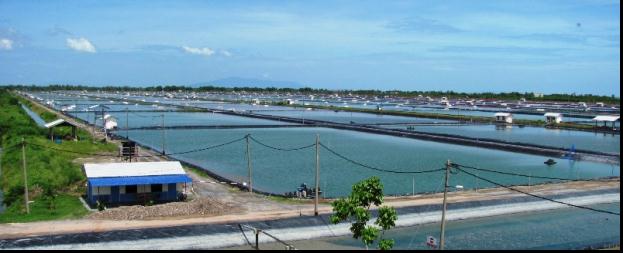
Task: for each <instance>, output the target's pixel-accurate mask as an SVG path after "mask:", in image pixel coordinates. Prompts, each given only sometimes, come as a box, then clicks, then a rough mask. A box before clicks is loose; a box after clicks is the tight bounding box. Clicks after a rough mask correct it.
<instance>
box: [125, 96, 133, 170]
mask: <svg viewBox="0 0 623 253" xmlns="http://www.w3.org/2000/svg"><path fill="white" fill-rule="evenodd" d="M129 136H130V130H128V108H127V107H126V108H125V138H126V139H128V140H129ZM130 160H132V159H130Z"/></svg>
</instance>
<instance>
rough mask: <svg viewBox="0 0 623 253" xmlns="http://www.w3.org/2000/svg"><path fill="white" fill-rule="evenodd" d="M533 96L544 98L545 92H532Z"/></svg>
mask: <svg viewBox="0 0 623 253" xmlns="http://www.w3.org/2000/svg"><path fill="white" fill-rule="evenodd" d="M532 96H533V97H535V98H542V97H543V93H536V92H532Z"/></svg>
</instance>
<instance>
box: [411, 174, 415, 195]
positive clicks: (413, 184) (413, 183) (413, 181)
mask: <svg viewBox="0 0 623 253" xmlns="http://www.w3.org/2000/svg"><path fill="white" fill-rule="evenodd" d="M412 186H413V192H412V193H411V196H415V176H413V180H412Z"/></svg>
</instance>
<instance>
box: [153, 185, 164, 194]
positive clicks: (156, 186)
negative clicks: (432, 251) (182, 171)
mask: <svg viewBox="0 0 623 253" xmlns="http://www.w3.org/2000/svg"><path fill="white" fill-rule="evenodd" d="M151 192H162V185H161V184H152V185H151Z"/></svg>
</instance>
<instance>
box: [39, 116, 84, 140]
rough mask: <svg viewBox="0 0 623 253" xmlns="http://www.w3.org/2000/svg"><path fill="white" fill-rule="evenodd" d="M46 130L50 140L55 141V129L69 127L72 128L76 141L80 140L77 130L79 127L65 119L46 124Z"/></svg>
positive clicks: (72, 134) (72, 135)
mask: <svg viewBox="0 0 623 253" xmlns="http://www.w3.org/2000/svg"><path fill="white" fill-rule="evenodd" d="M44 126H45V128H47V129H48V135H49V136H50V140H52V141H54V128H56V127H63V126H69V127H71V137H72V138H73V139H74V140H76V139H77V138H78V136H77V135H76V128H77V126H76V125H74V124H72V123H70V122H67V121H65V120H64V119H57V120H55V121H52V122H50V123H46V124H45V125H44Z"/></svg>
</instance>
